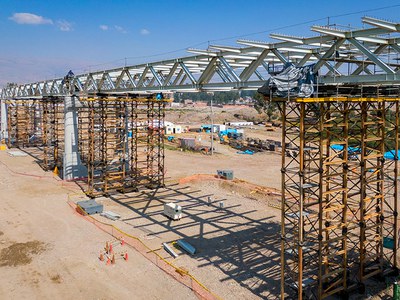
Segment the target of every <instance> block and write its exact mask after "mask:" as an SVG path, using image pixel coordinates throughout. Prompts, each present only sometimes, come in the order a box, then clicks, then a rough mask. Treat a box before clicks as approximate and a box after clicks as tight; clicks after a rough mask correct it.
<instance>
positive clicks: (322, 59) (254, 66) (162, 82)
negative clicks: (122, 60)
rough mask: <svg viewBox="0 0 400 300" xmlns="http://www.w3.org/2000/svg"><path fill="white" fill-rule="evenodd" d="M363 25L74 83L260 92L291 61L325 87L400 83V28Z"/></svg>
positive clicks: (53, 84) (51, 88) (49, 85)
mask: <svg viewBox="0 0 400 300" xmlns="http://www.w3.org/2000/svg"><path fill="white" fill-rule="evenodd" d="M362 21H363V22H364V23H365V24H367V25H368V26H371V28H366V29H359V30H349V31H342V30H338V29H336V28H333V27H322V26H313V27H311V29H312V30H313V31H316V32H318V33H320V36H317V37H309V38H303V37H295V36H289V35H280V34H271V35H270V37H271V38H273V39H276V40H278V42H277V43H268V42H258V41H247V40H239V41H238V44H241V45H244V46H243V47H233V46H216V45H215V46H213V45H211V46H210V47H209V50H198V49H188V51H189V52H190V53H195V54H197V55H194V56H187V57H182V58H178V59H169V60H163V61H157V62H152V63H145V64H139V65H134V66H128V67H121V68H114V69H109V70H101V71H96V72H89V73H84V74H78V75H75V77H74V78H73V79H72V82H71V84H72V87H73V89H72V92H73V93H75V94H77V95H80V96H85V95H87V94H89V93H93V92H99V93H126V92H135V93H145V92H157V91H171V92H173V91H202V90H204V91H218V90H221V89H222V90H229V89H257V88H258V87H260V86H261V85H262V84H263V83H264V80H265V78H268V73H266V71H268V65H276V64H278V65H279V64H280V65H282V64H284V63H286V62H291V63H294V64H295V65H298V66H303V65H306V64H311V63H315V64H316V70H318V71H319V76H320V78H319V79H318V82H319V84H342V83H348V82H354V83H360V84H361V83H369V84H382V83H383V82H384V81H385V80H388V81H389V82H390V83H391V84H400V78H399V74H398V70H399V65H398V62H397V59H398V56H399V51H400V47H399V43H400V39H399V33H400V25H399V24H398V23H392V22H388V21H384V20H378V19H374V18H370V17H364V18H362ZM264 66H267V70H266V69H265V67H264ZM346 70H347V71H346ZM70 91H71V90H70V89H69V87H68V86H67V82H66V81H64V80H63V78H55V79H51V80H45V81H40V82H35V83H27V84H20V85H14V84H10V85H8V86H6V87H5V88H3V89H2V90H1V98H2V99H7V98H8V99H10V98H35V97H43V96H60V95H65V94H66V93H68V92H70Z"/></svg>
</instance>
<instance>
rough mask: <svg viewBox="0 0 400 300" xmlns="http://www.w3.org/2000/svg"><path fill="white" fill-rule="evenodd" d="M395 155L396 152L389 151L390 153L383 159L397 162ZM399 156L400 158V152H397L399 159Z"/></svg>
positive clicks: (386, 153)
mask: <svg viewBox="0 0 400 300" xmlns="http://www.w3.org/2000/svg"><path fill="white" fill-rule="evenodd" d="M395 154H396V150H389V151H387V152H385V154H384V155H383V157H384V158H385V159H390V160H395ZM399 156H400V150H397V158H399Z"/></svg>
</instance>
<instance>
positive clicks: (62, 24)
mask: <svg viewBox="0 0 400 300" xmlns="http://www.w3.org/2000/svg"><path fill="white" fill-rule="evenodd" d="M57 26H58V28H59V29H60V30H61V31H72V23H70V22H68V21H65V20H59V21H57Z"/></svg>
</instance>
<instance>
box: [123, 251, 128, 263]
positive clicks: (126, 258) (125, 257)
mask: <svg viewBox="0 0 400 300" xmlns="http://www.w3.org/2000/svg"><path fill="white" fill-rule="evenodd" d="M124 259H125V260H126V261H127V260H128V252H125V255H124Z"/></svg>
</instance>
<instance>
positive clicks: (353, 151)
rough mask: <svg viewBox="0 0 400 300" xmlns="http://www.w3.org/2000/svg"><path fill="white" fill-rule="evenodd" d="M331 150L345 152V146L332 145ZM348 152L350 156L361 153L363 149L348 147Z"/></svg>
mask: <svg viewBox="0 0 400 300" xmlns="http://www.w3.org/2000/svg"><path fill="white" fill-rule="evenodd" d="M331 149H332V150H335V151H343V149H344V146H343V145H332V146H331ZM347 151H348V152H349V154H357V153H361V149H360V148H359V147H348V148H347Z"/></svg>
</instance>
